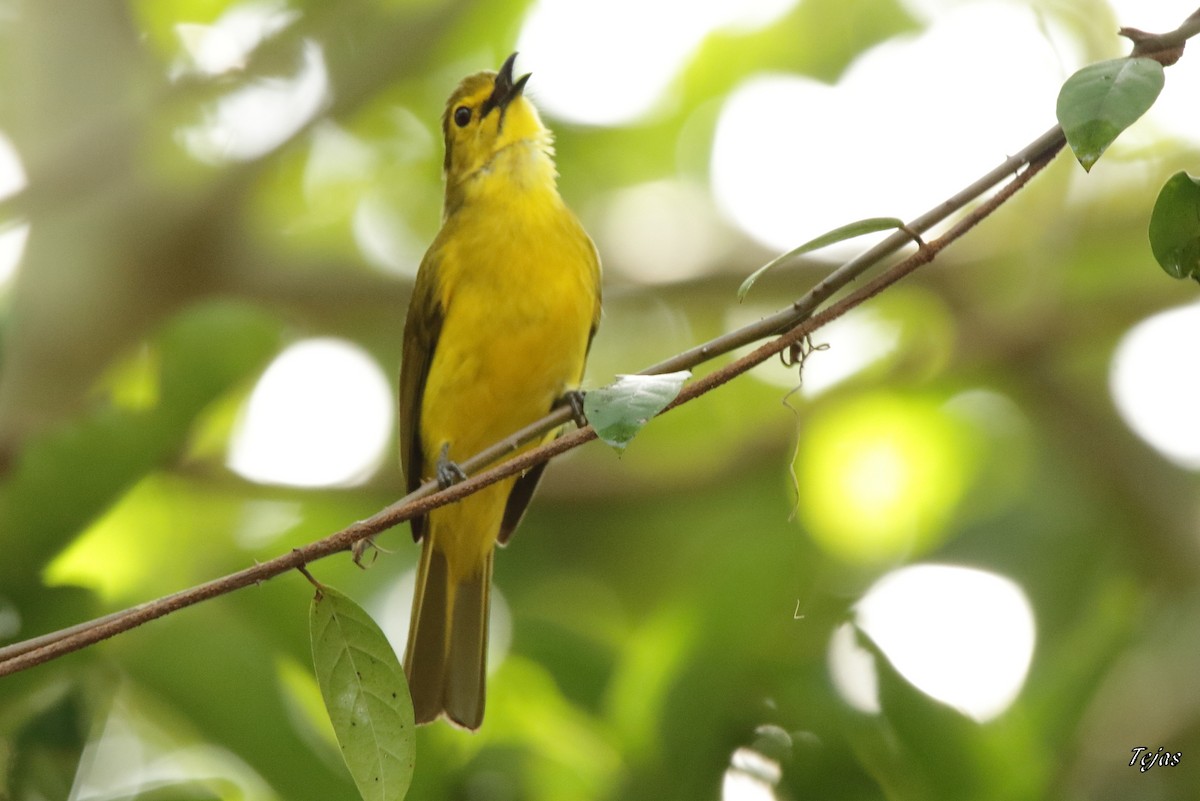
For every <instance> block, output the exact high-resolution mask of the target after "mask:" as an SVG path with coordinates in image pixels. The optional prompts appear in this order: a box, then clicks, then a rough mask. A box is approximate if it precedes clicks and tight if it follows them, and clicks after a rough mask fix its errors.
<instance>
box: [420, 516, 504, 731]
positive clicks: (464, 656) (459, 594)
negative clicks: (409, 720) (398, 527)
mask: <svg viewBox="0 0 1200 801" xmlns="http://www.w3.org/2000/svg"><path fill="white" fill-rule="evenodd" d="M430 534H432V532H428V533H427V534H426V537H425V542H424V544H423V546H422V548H421V565H420V568H419V569H418V571H417V589H416V592H415V593H414V602H413V610H412V622H411V623H410V625H409V629H408V648H407V649H406V651H405V657H404V672H405V673H406V674H407V676H408V686H409V691H410V692H411V693H412V700H413V710H414V712H415V713H416V721H417V723H429V722H431V721H434V720H437V718H438V717H439V716H440V715H443V714H444V715H445V716H446V717H447V718H448V719H449V720H451V721H452V722H454V723H456V724H458V725H459V726H462V727H464V728H467V729H471V730H474V729H478V728H479V725H480V724H481V723H482V722H483V702H484V678H485V674H486V672H487V642H488V606H489V599H490V595H491V585H492V555H493V554H492V551H489V552H488V555H487V558H486V559H485V560H484V562H483V564H482V565H481V567H480V569H479V570H477V571H475V572H474V573H473V574H472V575H468V576H466V577H464V578H456V577H455V576H454V575H453V574H452V573H451V571H450V569H449V564H448V563H447V560H446V553H445V551H444V550H442V549H441V548H439V547H438V546H437V538H436V537H435V536H429V535H430Z"/></svg>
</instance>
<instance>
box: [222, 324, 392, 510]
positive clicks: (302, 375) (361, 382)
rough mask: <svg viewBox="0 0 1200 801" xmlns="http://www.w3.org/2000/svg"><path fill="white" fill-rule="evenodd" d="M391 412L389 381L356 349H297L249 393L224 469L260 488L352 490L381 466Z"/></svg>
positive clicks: (317, 343) (329, 344)
mask: <svg viewBox="0 0 1200 801" xmlns="http://www.w3.org/2000/svg"><path fill="white" fill-rule="evenodd" d="M392 407H393V395H392V388H391V381H390V380H389V379H388V378H387V377H386V376H385V375H384V373H383V371H382V370H381V369H380V368H379V365H378V364H376V363H375V360H374V359H372V358H371V357H370V356H369V355H368V354H367V353H366V352H365V351H364V350H362V348H360V347H358V346H357V345H354V344H352V343H350V342H346V341H343V340H338V339H310V340H305V341H303V342H298V343H296V344H295V345H292V346H291V347H289V348H287V349H286V350H285V351H284V352H283V353H281V354H280V355H279V356H278V357H277V358H276V359H275V361H274V362H272V363H271V365H270V366H269V367H268V368H267V369H266V371H265V372H264V373H263V375H262V378H260V379H259V381H258V384H257V385H256V386H255V387H254V390H253V391H252V392H251V394H250V399H249V401H247V403H246V407H245V408H244V409H243V411H242V414H241V417H240V419H239V420H238V423H237V425H236V427H235V430H234V433H233V440H232V442H231V444H230V449H229V457H228V465H229V468H230V469H231V470H233V471H234V472H236V473H237V474H239V475H241V476H242V477H244V478H247V479H249V480H251V481H257V482H260V483H263V484H284V485H290V486H296V487H332V486H345V485H349V484H355V483H358V482H360V481H363V480H365V479H367V478H369V477H370V475H371V474H372V473H373V472H374V471H375V470H376V469H377V468H378V467H379V465H380V464H382V462H383V458H384V456H385V451H386V449H387V446H388V443H389V441H390V437H391V430H392V421H393V408H392Z"/></svg>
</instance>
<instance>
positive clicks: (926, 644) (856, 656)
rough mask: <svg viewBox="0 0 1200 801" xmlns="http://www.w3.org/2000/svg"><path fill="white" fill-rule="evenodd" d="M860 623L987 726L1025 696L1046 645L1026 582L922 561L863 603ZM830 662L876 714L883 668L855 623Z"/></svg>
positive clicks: (845, 691)
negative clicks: (858, 636) (1039, 642)
mask: <svg viewBox="0 0 1200 801" xmlns="http://www.w3.org/2000/svg"><path fill="white" fill-rule="evenodd" d="M855 623H856V624H857V626H858V627H859V628H860V629H862V631H864V632H865V633H866V634H867V635H868V636H869V637H870V638H871V639H872V640H873V641H874V642H875V644H876V645H878V646H879V648H880V650H882V651H883V653H884V654H885V655H886V656H887V658H888V661H890V662H891V663H892V665H893V666H894V667H895V668H896V671H897V672H899V673H900V675H901V676H903V677H904V678H905V679H906V680H908V682H909V683H911V684H912V685H913V686H914V687H916V688H917V689H919V690H921V691H922V692H924V693H926V694H928V695H929V696H931V697H933V698H936V699H937V700H939V701H942V702H943V703H946V704H948V705H950V706H952V707H955V708H956V709H958V710H959V711H961V712H963V713H964V714H966V715H968V716H970V717H972V718H974V719H975V720H978V721H981V722H982V721H986V720H990V719H992V718H994V717H996V716H998V715H1000V714H1001V713H1002V712H1004V710H1005V709H1007V708H1008V707H1009V706H1010V705H1011V704H1012V702H1013V701H1014V700H1015V699H1016V697H1017V695H1018V694H1019V693H1020V691H1021V688H1022V686H1024V683H1025V677H1026V675H1027V674H1028V672H1029V665H1030V663H1031V662H1032V660H1033V651H1034V647H1035V644H1036V639H1037V635H1036V624H1035V621H1034V616H1033V609H1032V607H1031V606H1030V604H1029V599H1028V598H1027V597H1026V595H1025V592H1024V591H1023V590H1022V589H1021V587H1020V586H1018V585H1017V584H1016V583H1015V582H1013V581H1012V580H1011V579H1008V578H1006V577H1004V576H1001V575H998V574H996V573H991V572H987V571H983V570H976V569H974V568H966V567H959V566H954V565H914V566H912V567H905V568H901V569H899V570H895V571H893V572H891V573H889V574H887V575H886V576H884V577H883V578H881V579H880V580H879V581H877V582H876V583H875V584H874V586H872V587H871V589H870V590H868V591H867V593H866V595H864V596H863V598H862V600H861V601H859V603H858V604H857V606H856V608H855ZM829 664H830V670H831V672H832V675H833V678H834V683H835V685H836V686H837V687H838V690H839V692H840V693H841V694H842V696H843V698H845V699H846V701H847V702H848V703H850V704H851V705H853V706H855V707H856V708H858V709H861V710H862V711H866V712H875V711H877V710H878V709H879V703H878V698H877V694H876V693H875V690H874V687H875V685H876V683H877V677H876V676H875V675H874V662H873V660H872V659H871V657H870V656H869V654H867V652H866V651H864V650H863V649H861V648H859V647H858V646H857V645H856V644H855V642H854V633H853V625H852V624H849V623H848V624H846V625H845V626H843V627H841V628H840V629H839V630H838V631H837V632H836V633H835V634H834V637H833V640H832V641H831V643H830V649H829ZM867 671H869V673H868V672H867Z"/></svg>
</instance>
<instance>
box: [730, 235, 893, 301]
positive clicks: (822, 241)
mask: <svg viewBox="0 0 1200 801" xmlns="http://www.w3.org/2000/svg"><path fill="white" fill-rule="evenodd" d="M903 227H904V221H903V220H900V219H898V218H896V217H868V218H867V219H865V220H858V221H856V222H852V223H847V224H846V225H843V226H841V227H840V228H834V229H833V230H832V231H828V232H826V233H824V234H821V235H820V236H818V237H817V238H816V239H810V240H808V241H807V242H805V243H804V244H803V245H801V246H800V247H798V248H793V249H792V250H789V251H788V252H787V253H784V254H783V255H782V256H779V257H778V258H774V259H771V261H769V262H767V263H766V264H764V265H763V266H762V267H759V268H758V269H757V270H755V271H754V272H753V273H751V275H750V277H749V278H747V279H746V280H745V281H743V282H742V285H741V286H740V287H738V300H739V301H741V300H745V298H746V293H747V292H749V291H750V287H752V286H754V282H755V281H757V280H758V279H759V278H761V277H762V276H763V274H764V273H766V271H767V270H770V269H771V268H772V267H775V266H777V265H779V264H782V263H783V262H785V261H790V260H791V259H793V258H795V257H796V256H803V255H804V254H805V253H811V252H812V251H814V250H820V249H821V248H825V247H829V246H830V245H835V244H837V243H838V242H844V241H846V240H847V239H854V238H855V237H858V236H865V235H866V234H873V233H876V232H878V231H887V230H890V229H893V228H903Z"/></svg>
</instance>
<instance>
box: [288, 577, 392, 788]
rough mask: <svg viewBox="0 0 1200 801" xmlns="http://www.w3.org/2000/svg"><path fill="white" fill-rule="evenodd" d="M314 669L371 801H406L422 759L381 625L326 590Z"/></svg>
mask: <svg viewBox="0 0 1200 801" xmlns="http://www.w3.org/2000/svg"><path fill="white" fill-rule="evenodd" d="M309 633H310V636H311V639H312V652H313V665H314V667H315V668H316V674H317V684H319V685H320V687H321V695H322V697H323V698H324V699H325V708H326V709H327V710H328V711H329V719H330V721H331V722H332V723H333V730H334V732H335V734H336V735H337V739H338V744H339V745H340V746H341V750H342V757H343V758H344V759H345V761H346V767H347V768H349V770H350V775H351V776H353V777H354V783H355V784H356V785H357V786H358V791H359V793H360V794H361V795H362V797H363V799H364V801H400V800H401V799H403V798H404V796H405V794H407V793H408V786H409V783H410V782H411V781H412V773H413V766H414V759H415V754H416V738H415V724H414V722H413V705H412V698H411V697H410V696H409V693H408V683H407V682H406V681H405V678H404V671H403V670H402V669H401V667H400V661H399V660H398V659H396V654H395V652H394V651H393V650H392V646H391V645H390V644H389V643H388V641H387V638H386V637H384V635H383V632H382V631H381V630H380V628H379V626H378V625H377V624H376V623H375V621H374V620H372V619H371V617H370V615H368V614H367V613H366V612H365V611H363V610H362V608H360V607H359V606H358V605H357V604H356V603H354V602H353V601H351V600H350V599H349V598H347V597H346V596H345V595H342V594H341V593H340V592H338V591H337V590H334V589H330V588H329V587H323V588H322V589H321V590H320V591H319V592H318V593H317V595H316V597H315V598H313V602H312V609H311V610H310V613H309Z"/></svg>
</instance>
